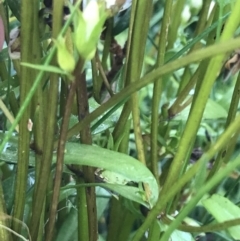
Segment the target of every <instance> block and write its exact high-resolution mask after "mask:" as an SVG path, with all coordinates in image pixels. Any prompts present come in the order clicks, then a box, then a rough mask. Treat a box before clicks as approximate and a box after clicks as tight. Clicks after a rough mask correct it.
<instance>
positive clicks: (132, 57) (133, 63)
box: [127, 0, 152, 165]
mask: <svg viewBox="0 0 240 241" xmlns="http://www.w3.org/2000/svg"><path fill="white" fill-rule="evenodd" d="M151 10H152V1H150V0H149V1H148V2H146V1H138V2H137V6H136V13H135V16H134V29H133V34H132V39H131V47H130V54H129V62H128V72H127V79H128V80H129V82H130V83H133V81H137V78H140V75H141V70H142V65H143V60H144V53H145V48H144V46H145V45H146V40H147V34H148V26H149V20H150V17H151V14H152V11H151ZM143 15H144V18H143V17H142V16H143ZM139 39H141V41H138V40H139ZM131 103H132V115H133V129H134V135H135V142H136V149H137V155H138V159H139V161H140V162H142V163H143V164H144V165H146V160H145V153H144V145H143V139H142V131H141V127H140V110H139V106H138V105H139V101H138V93H137V92H135V93H134V94H133V95H132V99H131Z"/></svg>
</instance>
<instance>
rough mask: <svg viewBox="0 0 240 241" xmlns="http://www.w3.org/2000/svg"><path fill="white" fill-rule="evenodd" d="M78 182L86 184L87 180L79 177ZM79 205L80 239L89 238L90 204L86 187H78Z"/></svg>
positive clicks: (77, 201)
mask: <svg viewBox="0 0 240 241" xmlns="http://www.w3.org/2000/svg"><path fill="white" fill-rule="evenodd" d="M76 184H77V185H78V184H83V185H84V184H85V181H84V180H82V179H80V178H78V179H77V182H76ZM76 203H77V205H78V240H89V224H88V223H89V220H88V204H87V197H86V188H84V187H79V188H78V189H77V200H76Z"/></svg>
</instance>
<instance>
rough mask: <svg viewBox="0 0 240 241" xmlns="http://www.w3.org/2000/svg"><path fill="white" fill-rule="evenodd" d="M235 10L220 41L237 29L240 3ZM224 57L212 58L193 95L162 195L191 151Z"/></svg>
mask: <svg viewBox="0 0 240 241" xmlns="http://www.w3.org/2000/svg"><path fill="white" fill-rule="evenodd" d="M235 7H236V8H235V9H234V10H233V12H232V14H231V15H230V17H229V19H228V21H227V23H226V28H225V29H224V32H223V34H222V37H221V41H224V40H227V39H230V38H231V36H233V34H234V31H235V29H236V28H237V27H238V25H239V22H240V17H239V14H238V12H237V10H236V9H238V7H240V2H236V6H235ZM223 58H224V55H223V54H221V55H218V56H216V57H214V58H213V59H212V60H211V61H210V64H209V67H208V69H207V72H206V74H205V77H204V79H203V82H202V84H201V86H200V89H199V91H198V93H197V95H194V100H193V104H192V108H191V110H190V114H189V118H188V120H187V124H186V127H185V130H184V132H183V135H182V138H181V139H180V142H179V147H181V148H178V151H177V152H176V155H175V157H174V159H173V162H172V164H171V167H170V169H169V173H168V176H167V179H166V182H165V184H164V187H163V189H162V192H161V193H162V195H164V194H165V193H166V192H167V191H168V190H169V188H170V187H171V186H172V184H173V183H174V182H175V181H176V180H177V179H178V177H179V170H181V169H182V166H185V164H184V163H186V161H187V160H186V153H188V152H189V150H191V147H192V145H193V142H194V141H193V140H194V139H195V137H196V133H197V130H198V127H199V124H200V122H201V119H202V115H203V111H204V108H205V105H206V103H207V99H208V96H209V94H210V91H211V88H212V85H213V83H214V81H215V79H216V76H217V74H218V72H219V70H220V68H221V66H222V61H223Z"/></svg>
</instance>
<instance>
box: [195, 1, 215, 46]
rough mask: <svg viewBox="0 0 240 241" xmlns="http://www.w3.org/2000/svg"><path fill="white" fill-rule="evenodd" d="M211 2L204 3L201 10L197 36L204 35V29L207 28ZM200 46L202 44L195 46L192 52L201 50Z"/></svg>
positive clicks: (196, 31)
mask: <svg viewBox="0 0 240 241" xmlns="http://www.w3.org/2000/svg"><path fill="white" fill-rule="evenodd" d="M211 2H212V1H211V0H205V1H203V6H202V9H201V12H200V16H199V20H198V21H197V27H196V30H195V36H197V35H198V34H200V33H202V32H203V30H204V28H205V27H206V24H207V19H208V13H209V8H210V4H211ZM199 45H200V44H195V45H194V47H193V48H192V50H191V51H193V50H196V49H197V48H199Z"/></svg>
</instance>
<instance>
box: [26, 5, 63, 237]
mask: <svg viewBox="0 0 240 241" xmlns="http://www.w3.org/2000/svg"><path fill="white" fill-rule="evenodd" d="M63 5H64V1H63V0H62V1H59V0H54V2H53V31H52V34H53V38H57V36H58V34H59V32H60V30H61V28H62V9H63ZM52 64H53V65H57V60H56V58H55V59H54V60H53V62H52ZM49 82H50V85H49V94H48V110H49V112H48V117H47V124H46V132H45V133H44V135H45V136H46V138H45V143H44V153H43V158H42V161H41V167H40V169H41V171H40V175H39V179H38V181H37V183H36V192H35V197H34V203H33V210H32V217H31V222H30V233H31V237H32V239H33V240H37V237H38V232H39V231H40V230H39V223H40V220H39V217H41V213H42V211H43V205H44V200H45V197H46V190H47V185H48V180H49V177H50V171H51V169H50V167H51V164H52V155H53V143H54V133H55V127H56V121H57V119H56V117H57V105H58V82H59V75H58V74H51V76H50V81H49ZM45 108H47V107H45Z"/></svg>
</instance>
